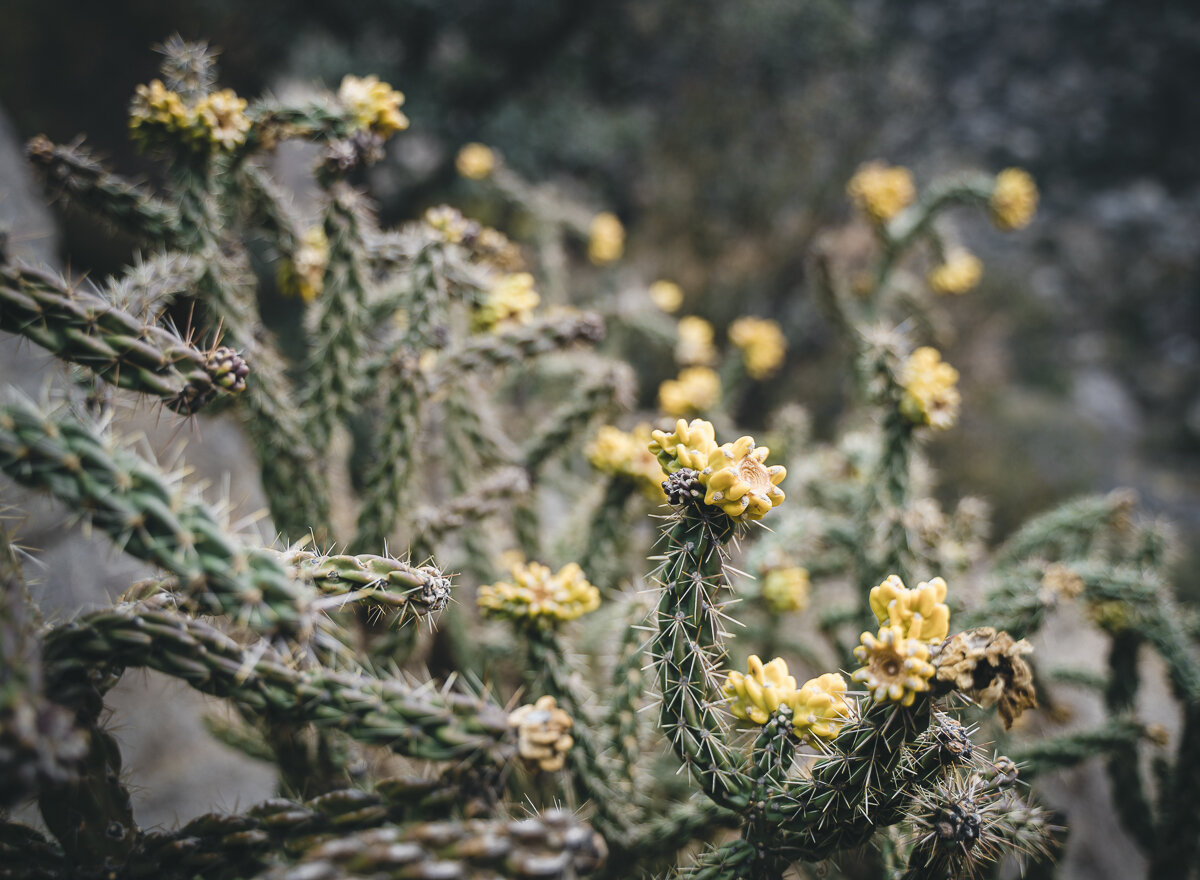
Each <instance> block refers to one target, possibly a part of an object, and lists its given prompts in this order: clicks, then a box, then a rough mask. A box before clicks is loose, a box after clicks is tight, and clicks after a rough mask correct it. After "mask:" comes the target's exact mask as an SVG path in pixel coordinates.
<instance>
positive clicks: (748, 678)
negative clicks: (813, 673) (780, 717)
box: [721, 654, 796, 724]
mask: <svg viewBox="0 0 1200 880" xmlns="http://www.w3.org/2000/svg"><path fill="white" fill-rule="evenodd" d="M748 667H749V672H748V673H747V674H745V675H743V674H742V673H740V672H730V673H729V677H728V678H727V679H726V681H725V684H724V686H723V687H722V688H721V694H722V696H724V697H725V699H726V700H728V701H729V702H728V706H729V711H730V712H731V713H732V714H733V717H734V718H740V719H741V720H743V721H750V722H753V723H754V724H766V723H767V722H768V721H770V720H771V716H772V715H774V714H775V711H776V710H777V709H778V708H779V707H780V706H782V705H784V704H787V703H789V701H790V700H792V699H793V698H794V697H795V696H796V679H795V678H793V677H792V676H791V675H789V674H788V668H787V662H786V661H785V660H784V659H783V658H782V657H776V658H775V659H774V660H772V661H771V662H770V663H767V664H765V665H764V664H763V662H762V660H761V659H759V657H758V655H757V654H752V655H751V656H750V659H749V661H748Z"/></svg>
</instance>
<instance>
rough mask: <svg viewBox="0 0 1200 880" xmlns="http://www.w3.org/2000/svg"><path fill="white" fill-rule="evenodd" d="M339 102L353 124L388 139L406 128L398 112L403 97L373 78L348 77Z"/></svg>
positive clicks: (405, 121)
mask: <svg viewBox="0 0 1200 880" xmlns="http://www.w3.org/2000/svg"><path fill="white" fill-rule="evenodd" d="M338 100H339V101H341V102H342V104H343V105H345V107H346V109H348V110H349V111H350V113H351V115H352V116H353V117H354V121H355V122H356V123H357V124H358V125H359V126H360V127H362V128H369V129H370V130H371V131H373V132H375V134H377V135H379V136H380V137H383V138H387V137H389V136H390V135H392V134H394V133H395V132H397V131H403V130H404V129H406V128H408V117H407V116H405V115H404V114H403V113H401V112H400V105H401V104H403V103H404V95H403V93H401V92H398V91H396V90H395V89H393V88H392V87H391V86H390V85H388V84H387V83H385V82H380V81H379V77H376V76H366V77H357V76H347V77H345V78H344V79H343V80H342V84H341V86H340V87H339V88H338Z"/></svg>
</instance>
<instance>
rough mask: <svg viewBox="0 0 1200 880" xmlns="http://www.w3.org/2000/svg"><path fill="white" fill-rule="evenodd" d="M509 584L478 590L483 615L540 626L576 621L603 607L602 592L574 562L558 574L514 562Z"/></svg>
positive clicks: (535, 566)
mask: <svg viewBox="0 0 1200 880" xmlns="http://www.w3.org/2000/svg"><path fill="white" fill-rule="evenodd" d="M509 571H510V576H511V578H512V580H511V582H510V581H499V582H497V583H494V584H491V585H489V586H483V587H480V588H479V596H478V599H477V602H478V604H479V608H480V610H481V611H483V612H484V614H487V615H492V616H496V617H502V618H507V619H509V620H530V621H534V622H536V623H538V624H547V625H553V623H555V622H560V621H567V620H575V619H576V618H578V617H582V616H583V615H585V614H587V613H588V612H589V611H595V610H596V609H597V608H599V607H600V591H599V590H597V589H596V588H595V587H593V586H592V585H591V584H590V583H588V580H587V578H586V577H585V576H584V574H583V569H581V568H580V567H579V566H578V565H576V564H575V563H574V562H571V563H569V564H567V565H565V566H563V568H561V569H559V570H558V572H556V573H554V574H551V572H550V569H549V568H547V567H546V566H544V565H542V564H541V563H539V562H529V563H522V562H520V561H517V562H514V564H513V565H512V567H511V568H510V569H509Z"/></svg>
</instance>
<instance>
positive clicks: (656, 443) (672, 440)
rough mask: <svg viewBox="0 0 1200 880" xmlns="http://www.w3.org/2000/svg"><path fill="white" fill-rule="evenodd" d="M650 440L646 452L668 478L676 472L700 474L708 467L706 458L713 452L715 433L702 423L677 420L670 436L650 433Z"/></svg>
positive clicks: (715, 441) (704, 422) (656, 432)
mask: <svg viewBox="0 0 1200 880" xmlns="http://www.w3.org/2000/svg"><path fill="white" fill-rule="evenodd" d="M650 436H651V438H652V439H651V441H650V444H649V446H648V448H649V450H650V452H653V453H654V455H655V456H656V457H657V458H658V463H659V464H660V465H661V466H662V469H663V470H664V471H665V472H666V473H668V474H673V473H675V472H676V471H678V470H679V469H680V468H691V469H692V470H694V471H702V470H704V468H706V467H708V457H709V456H710V455H711V454H712V453H713V452H714V451H715V450H716V448H717V434H716V429H714V428H713V426H712V422H706V421H704V419H692V421H691V422H690V423H689V422H685V421H684V420H683V419H679V420H678V421H677V422H675V430H674V431H673V432H672V433H670V434H668V433H667V432H666V431H652V432H651V433H650Z"/></svg>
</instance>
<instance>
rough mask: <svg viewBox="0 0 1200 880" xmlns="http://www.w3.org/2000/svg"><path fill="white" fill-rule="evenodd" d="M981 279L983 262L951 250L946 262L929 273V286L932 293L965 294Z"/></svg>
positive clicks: (959, 250)
mask: <svg viewBox="0 0 1200 880" xmlns="http://www.w3.org/2000/svg"><path fill="white" fill-rule="evenodd" d="M982 277H983V262H982V261H981V260H980V259H979V257H977V256H975V255H974V254H972V253H970V252H968V251H965V250H962V249H961V248H959V249H957V250H953V251H951V252H950V253H948V254H946V261H945V262H944V263H942V264H941V265H938V266H934V267H933V269H932V270H930V272H929V277H928V281H929V286H930V288H931V289H932V290H933V292H934V293H966V292H967V291H968V290H974V289H975V288H976V287H977V286H978V285H979V279H980V278H982Z"/></svg>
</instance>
